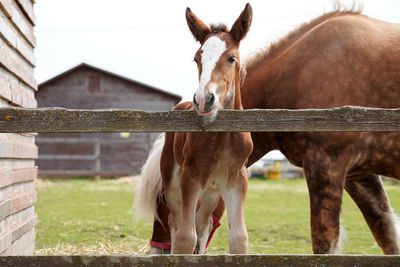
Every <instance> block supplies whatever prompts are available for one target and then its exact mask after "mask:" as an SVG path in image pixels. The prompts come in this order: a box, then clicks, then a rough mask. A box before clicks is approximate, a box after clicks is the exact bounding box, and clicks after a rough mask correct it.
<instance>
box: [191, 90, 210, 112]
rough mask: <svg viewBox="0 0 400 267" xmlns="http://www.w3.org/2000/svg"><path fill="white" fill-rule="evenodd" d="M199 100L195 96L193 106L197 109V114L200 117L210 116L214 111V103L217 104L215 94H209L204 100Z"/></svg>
mask: <svg viewBox="0 0 400 267" xmlns="http://www.w3.org/2000/svg"><path fill="white" fill-rule="evenodd" d="M202 100H203V99H201V100H197V97H196V94H194V95H193V104H194V105H195V107H196V110H197V112H198V113H199V114H200V115H209V114H208V113H210V112H211V111H213V107H214V103H215V94H213V93H207V94H206V95H205V97H204V100H203V101H202Z"/></svg>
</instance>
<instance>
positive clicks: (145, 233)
mask: <svg viewBox="0 0 400 267" xmlns="http://www.w3.org/2000/svg"><path fill="white" fill-rule="evenodd" d="M39 184H40V185H39V194H38V203H37V206H36V210H37V213H38V217H39V223H38V225H37V239H36V248H37V249H43V248H52V247H56V246H57V245H59V244H73V245H76V246H79V247H86V246H87V247H90V246H97V245H98V244H104V243H107V244H109V245H111V246H121V244H122V245H124V246H125V247H126V246H127V247H128V248H129V250H130V251H138V250H140V248H142V247H143V245H145V244H146V243H147V242H148V239H149V237H150V235H151V226H152V224H151V223H138V224H134V218H133V211H132V201H133V189H132V185H131V184H128V183H120V182H116V181H113V180H106V181H96V182H95V181H90V180H52V182H44V183H39ZM385 188H386V190H387V192H388V194H389V196H390V199H391V202H392V205H393V207H394V209H395V210H400V186H399V185H397V184H395V183H391V182H386V183H385ZM343 202H344V203H343V212H342V225H343V226H344V228H345V230H346V236H347V238H346V239H345V242H344V251H343V252H344V253H347V254H381V251H380V249H379V248H378V246H377V245H376V243H375V241H374V240H373V238H372V235H371V233H370V231H369V229H368V227H367V225H366V223H365V221H364V219H363V218H362V216H361V213H360V212H359V210H358V209H357V207H356V206H355V205H354V203H353V202H352V201H351V200H350V198H349V196H348V195H347V194H345V196H344V200H343ZM308 207H309V201H308V193H307V188H306V184H305V181H304V180H289V181H260V180H252V181H251V182H250V186H249V193H248V199H247V206H246V221H247V227H248V231H249V238H250V252H251V253H266V254H278V253H279V254H303V253H305V254H309V253H311V252H312V251H311V241H310V230H309V209H308ZM227 234H228V232H227V223H226V217H224V218H223V221H222V225H221V228H220V230H219V231H218V232H217V235H216V237H215V239H214V242H213V244H212V246H211V248H210V250H209V253H212V254H215V253H227V251H228V249H227V248H228V243H227V240H228V238H227ZM125 252H126V251H125Z"/></svg>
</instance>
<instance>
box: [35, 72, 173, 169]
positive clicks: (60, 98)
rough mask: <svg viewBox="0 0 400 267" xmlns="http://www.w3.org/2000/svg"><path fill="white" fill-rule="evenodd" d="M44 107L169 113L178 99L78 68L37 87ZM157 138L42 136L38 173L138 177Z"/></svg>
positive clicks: (138, 135)
mask: <svg viewBox="0 0 400 267" xmlns="http://www.w3.org/2000/svg"><path fill="white" fill-rule="evenodd" d="M37 99H38V103H39V106H40V107H50V106H59V107H65V108H79V109H82V108H84V109H93V108H133V109H140V110H148V111H167V110H170V109H171V108H172V107H173V106H175V104H176V103H177V102H178V101H179V99H177V98H176V97H172V96H170V95H168V94H163V93H161V92H158V91H156V90H153V89H152V88H149V87H146V86H145V85H142V84H138V83H132V82H130V81H127V80H124V79H121V78H119V77H115V76H112V75H109V74H107V73H103V72H100V71H97V70H95V69H91V68H88V67H82V68H79V69H77V70H75V71H73V72H71V73H69V74H66V75H65V76H62V77H60V78H58V79H56V80H54V81H53V82H51V83H49V84H45V85H44V86H43V87H40V88H39V92H38V94H37ZM157 135H158V134H156V133H131V134H130V136H129V137H122V136H121V135H120V133H97V134H96V133H94V134H90V133H65V134H40V135H39V137H38V139H37V144H38V146H39V160H38V166H39V175H40V176H42V177H65V176H70V177H76V176H96V175H100V176H104V177H116V176H122V175H132V174H138V173H139V172H140V169H141V167H142V165H143V164H144V161H145V159H146V158H147V155H148V152H149V150H150V148H151V145H152V143H153V141H154V139H155V137H156V136H157Z"/></svg>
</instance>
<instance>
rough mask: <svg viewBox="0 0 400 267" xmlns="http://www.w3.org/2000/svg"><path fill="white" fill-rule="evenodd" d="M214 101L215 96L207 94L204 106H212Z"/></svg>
mask: <svg viewBox="0 0 400 267" xmlns="http://www.w3.org/2000/svg"><path fill="white" fill-rule="evenodd" d="M214 101H215V95H214V94H211V93H209V94H207V96H206V104H207V105H209V106H211V105H212V104H214Z"/></svg>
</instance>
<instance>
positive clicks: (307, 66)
mask: <svg viewBox="0 0 400 267" xmlns="http://www.w3.org/2000/svg"><path fill="white" fill-rule="evenodd" d="M246 69H247V76H246V79H245V80H244V83H243V86H242V103H243V106H244V108H246V109H251V108H264V109H274V108H288V109H301V108H332V107H337V106H343V105H358V106H367V107H383V108H397V107H399V106H400V75H399V74H400V26H399V25H397V24H391V23H386V22H383V21H379V20H376V19H373V18H369V17H366V16H364V15H361V14H359V13H358V12H353V11H337V12H332V13H328V14H325V15H322V16H320V17H318V18H316V19H314V20H313V21H311V22H309V23H307V24H304V25H303V26H301V27H300V28H299V29H297V30H296V31H294V32H292V33H290V34H289V35H288V36H287V37H286V38H284V39H282V40H280V41H279V42H277V43H276V44H273V45H272V46H271V47H270V48H269V49H266V50H265V51H264V52H262V53H260V54H258V55H256V56H255V57H254V58H253V59H251V60H250V61H248V63H247V66H246ZM252 139H253V143H254V150H253V154H252V155H251V157H250V159H249V164H252V163H253V162H255V161H256V160H258V159H259V158H260V157H262V156H263V155H264V154H266V153H267V152H269V151H271V150H273V149H279V150H280V151H281V152H282V153H283V154H284V155H285V156H286V157H287V158H288V160H289V161H290V162H291V163H293V164H295V165H297V166H301V167H303V168H304V171H305V175H306V179H307V185H308V189H309V196H310V208H311V236H312V245H313V251H314V253H337V252H338V249H339V233H340V211H341V203H342V193H343V189H345V190H346V191H347V192H348V193H349V195H350V196H351V197H352V199H353V200H354V201H355V203H356V204H357V206H358V207H359V208H360V210H361V212H362V214H363V216H364V218H365V220H366V222H367V224H368V226H369V227H370V230H371V232H372V234H373V236H374V238H375V240H376V241H377V243H378V245H379V246H380V247H381V249H382V250H383V252H384V253H385V254H399V253H400V237H399V232H398V230H396V218H395V215H394V213H393V211H392V208H391V205H390V203H389V201H388V198H387V196H386V193H385V191H384V188H383V185H382V182H381V179H380V176H379V175H386V176H391V177H394V178H397V179H399V178H400V164H399V162H400V133H389V132H302V133H287V132H281V133H252ZM158 208H159V209H160V211H161V209H163V206H162V203H160V205H159V206H158ZM163 211H164V212H168V210H166V209H164V210H163ZM220 213H221V212H220V211H219V214H220ZM166 231H168V229H167V230H165V229H164V228H162V227H160V225H159V224H158V223H157V222H156V223H155V224H154V232H153V237H152V238H153V240H162V241H163V242H168V240H167V239H166V236H167V235H166Z"/></svg>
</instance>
